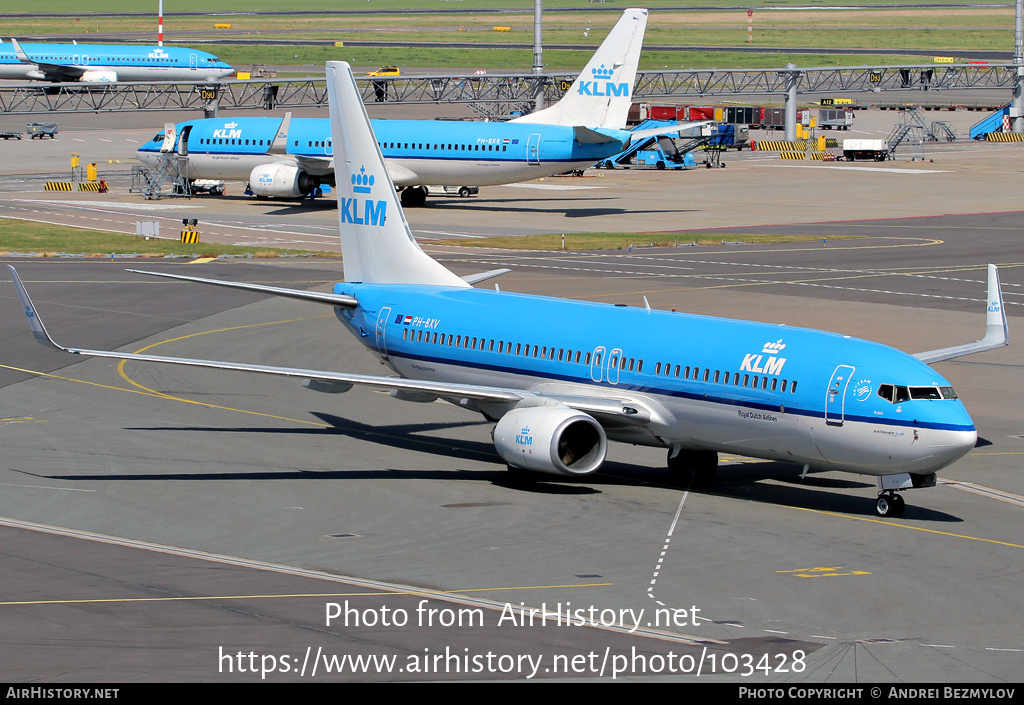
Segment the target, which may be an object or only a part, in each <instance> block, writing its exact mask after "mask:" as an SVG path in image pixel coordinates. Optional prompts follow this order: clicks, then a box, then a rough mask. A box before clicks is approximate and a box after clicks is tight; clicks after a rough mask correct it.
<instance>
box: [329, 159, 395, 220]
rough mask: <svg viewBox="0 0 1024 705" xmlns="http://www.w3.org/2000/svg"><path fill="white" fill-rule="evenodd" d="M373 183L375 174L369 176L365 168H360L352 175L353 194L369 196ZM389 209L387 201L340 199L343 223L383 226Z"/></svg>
mask: <svg viewBox="0 0 1024 705" xmlns="http://www.w3.org/2000/svg"><path fill="white" fill-rule="evenodd" d="M373 182H374V178H373V174H367V173H366V167H365V166H362V167H359V173H358V174H352V192H353V193H357V194H365V195H367V196H368V195H369V194H370V191H371V189H372V188H373ZM360 204H362V205H360ZM387 207H388V203H387V201H375V200H373V199H371V198H359V197H358V196H356V197H355V198H345V197H344V196H342V197H339V198H338V210H339V211H340V212H341V222H342V223H353V224H355V225H375V226H378V227H380V226H383V225H384V218H385V217H386V214H387Z"/></svg>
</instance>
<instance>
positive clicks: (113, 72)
mask: <svg viewBox="0 0 1024 705" xmlns="http://www.w3.org/2000/svg"><path fill="white" fill-rule="evenodd" d="M233 72H234V69H233V68H232V67H231V65H230V64H226V63H224V62H223V61H221V60H220V59H218V58H217V57H216V56H214V55H213V54H210V53H208V52H205V51H198V50H196V49H188V48H186V47H163V46H130V45H127V44H124V45H122V44H19V43H18V40H16V39H11V43H10V44H2V43H0V78H15V79H23V80H32V81H52V82H72V81H77V82H81V83H111V82H115V81H120V82H139V81H213V80H216V79H218V78H224V77H225V76H229V75H231V74H232V73H233Z"/></svg>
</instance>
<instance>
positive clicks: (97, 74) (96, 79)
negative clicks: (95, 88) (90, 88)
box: [78, 69, 117, 83]
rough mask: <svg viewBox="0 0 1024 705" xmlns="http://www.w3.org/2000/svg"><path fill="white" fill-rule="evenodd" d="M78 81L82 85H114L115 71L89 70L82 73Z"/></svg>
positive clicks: (115, 79)
mask: <svg viewBox="0 0 1024 705" xmlns="http://www.w3.org/2000/svg"><path fill="white" fill-rule="evenodd" d="M78 80H79V81H80V82H82V83H114V82H116V81H117V71H110V70H109V69H91V70H89V71H86V72H85V73H83V74H82V76H81V78H79V79H78Z"/></svg>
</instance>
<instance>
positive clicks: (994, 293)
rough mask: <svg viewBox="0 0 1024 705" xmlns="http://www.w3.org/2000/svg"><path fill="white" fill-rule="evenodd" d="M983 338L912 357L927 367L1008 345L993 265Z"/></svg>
mask: <svg viewBox="0 0 1024 705" xmlns="http://www.w3.org/2000/svg"><path fill="white" fill-rule="evenodd" d="M985 305H986V309H987V311H986V313H985V337H984V338H982V339H981V340H977V341H975V342H973V343H967V344H966V345H954V346H953V347H950V348H941V349H939V350H929V351H928V352H923V353H916V354H915V355H914V357H916V358H917V359H918V360H921V361H922V362H926V363H928V364H929V365H930V364H932V363H933V362H942V361H943V360H952V359H953V358H955V357H963V356H964V355H972V354H974V353H979V352H985V351H986V350H994V349H995V348H1001V347H1003V346H1004V345H1009V343H1010V328H1009V326H1008V325H1007V323H1006V308H1005V306H1004V305H1003V290H1002V287H1000V286H999V269H998V268H997V267H996V266H995V265H994V264H990V265H989V266H988V298H987V299H986V302H985Z"/></svg>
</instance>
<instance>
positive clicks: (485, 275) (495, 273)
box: [460, 269, 512, 284]
mask: <svg viewBox="0 0 1024 705" xmlns="http://www.w3.org/2000/svg"><path fill="white" fill-rule="evenodd" d="M511 271H512V270H511V269H492V270H491V271H489V272H480V273H479V274H466V275H465V276H462V277H460V279H462V281H464V282H466V283H467V284H479V283H480V282H483V281H487V280H488V279H494V277H500V276H501V275H502V274H508V273H509V272H511Z"/></svg>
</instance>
